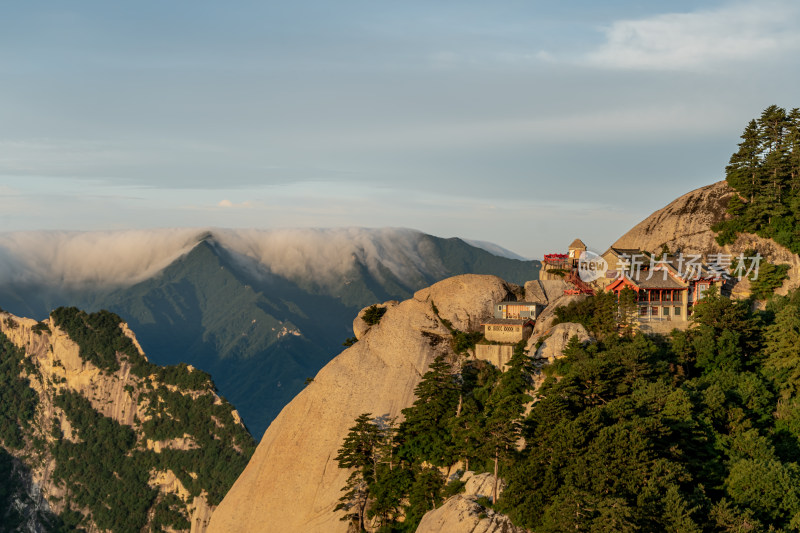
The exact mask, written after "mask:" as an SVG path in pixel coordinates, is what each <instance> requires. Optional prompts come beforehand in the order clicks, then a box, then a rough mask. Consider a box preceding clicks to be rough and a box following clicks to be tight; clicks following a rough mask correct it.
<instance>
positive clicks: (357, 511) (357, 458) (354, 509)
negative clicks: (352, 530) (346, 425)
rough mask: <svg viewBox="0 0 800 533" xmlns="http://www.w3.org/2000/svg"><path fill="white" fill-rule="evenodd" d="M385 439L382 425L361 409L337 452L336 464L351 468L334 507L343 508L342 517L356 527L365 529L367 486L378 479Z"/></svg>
mask: <svg viewBox="0 0 800 533" xmlns="http://www.w3.org/2000/svg"><path fill="white" fill-rule="evenodd" d="M384 439H385V436H384V434H383V432H382V431H381V428H379V427H378V425H377V424H375V423H374V421H373V420H372V414H371V413H363V414H361V415H360V416H359V417H358V418H356V420H355V425H354V426H353V427H351V428H350V431H349V432H348V434H347V436H346V437H345V439H344V442H343V443H342V447H341V448H339V450H338V452H337V455H336V461H337V462H338V463H339V468H352V469H353V472H352V473H351V474H350V477H349V478H348V479H347V485H345V487H344V488H343V489H342V491H343V492H344V493H345V494H344V495H343V496H342V497H341V498H339V502H340V503H339V504H338V505H337V506H336V509H335V510H337V511H338V510H344V511H345V515H344V516H343V517H342V518H341V519H342V520H344V521H349V522H351V523H353V524H354V525H356V526H357V527H358V528H359V531H362V530H363V529H364V518H365V516H366V510H367V504H368V503H369V487H370V485H371V484H373V483H374V482H375V481H376V479H377V475H378V463H379V462H380V460H381V455H380V450H381V446H382V444H383V440H384Z"/></svg>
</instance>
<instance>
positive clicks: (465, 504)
mask: <svg viewBox="0 0 800 533" xmlns="http://www.w3.org/2000/svg"><path fill="white" fill-rule="evenodd" d="M525 531H526V530H524V529H522V528H518V527H516V526H514V524H512V523H511V520H509V518H508V517H507V516H505V515H502V514H500V513H497V512H495V511H494V510H492V509H488V508H486V507H483V506H482V505H480V504H479V503H477V502H476V501H475V497H474V496H465V495H462V494H458V495H456V496H453V497H452V498H449V499H447V501H445V502H444V503H443V504H442V506H441V507H439V508H438V509H434V510H432V511H428V512H427V513H425V516H423V517H422V520H421V521H420V523H419V526H417V533H525Z"/></svg>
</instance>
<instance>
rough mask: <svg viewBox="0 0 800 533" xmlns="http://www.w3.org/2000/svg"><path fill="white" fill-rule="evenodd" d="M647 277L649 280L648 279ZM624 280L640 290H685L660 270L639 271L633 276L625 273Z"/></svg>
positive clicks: (670, 276)
mask: <svg viewBox="0 0 800 533" xmlns="http://www.w3.org/2000/svg"><path fill="white" fill-rule="evenodd" d="M651 273H652V275H651ZM648 277H649V278H650V279H648ZM625 278H626V279H628V280H630V281H631V282H632V283H633V284H634V285H636V286H637V287H639V288H640V289H685V288H686V285H684V284H683V283H681V282H680V281H678V280H676V279H675V278H674V277H673V276H672V275H670V274H669V273H668V272H667V271H666V270H663V269H660V268H659V269H656V270H653V271H650V270H640V271H638V272H634V274H633V276H630V275H628V273H627V272H626V273H625ZM665 278H666V279H665Z"/></svg>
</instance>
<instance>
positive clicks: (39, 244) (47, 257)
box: [0, 228, 438, 288]
mask: <svg viewBox="0 0 800 533" xmlns="http://www.w3.org/2000/svg"><path fill="white" fill-rule="evenodd" d="M423 235H424V234H422V233H420V232H417V231H415V230H410V229H396V228H384V229H365V228H335V229H274V230H255V229H203V228H193V229H157V230H130V231H102V232H68V231H42V232H15V233H0V284H8V283H17V284H24V283H37V284H44V285H48V286H53V287H62V288H84V287H89V286H94V287H95V288H106V287H119V286H126V285H132V284H134V283H137V282H139V281H142V280H144V279H148V278H150V277H152V276H154V275H155V274H157V273H158V272H159V271H161V270H162V269H164V268H165V267H166V266H168V265H169V264H170V263H172V262H173V261H175V260H176V259H177V258H179V257H181V256H182V255H185V254H186V253H188V252H189V251H190V250H191V249H192V248H194V247H195V246H196V245H197V244H198V243H199V242H201V241H202V240H205V239H210V240H211V241H213V242H214V243H216V244H217V245H219V246H221V247H222V248H224V249H226V250H227V251H228V252H232V253H233V255H234V256H237V255H238V256H240V257H241V256H243V257H247V258H249V259H251V260H252V261H255V262H256V263H257V264H258V265H259V266H260V268H263V269H264V271H265V272H270V273H273V274H276V275H279V276H284V277H287V278H289V279H292V280H298V281H308V280H310V279H314V280H316V281H317V282H319V283H322V284H327V283H332V282H336V281H339V282H341V280H342V278H343V277H346V275H347V274H348V273H349V272H352V271H353V268H354V267H355V266H356V265H357V263H360V264H363V265H365V266H366V267H367V268H368V269H369V270H370V272H371V273H372V274H375V275H380V271H381V269H382V268H387V269H388V270H389V271H391V272H392V273H393V274H394V275H396V276H398V277H399V278H400V279H407V278H408V277H414V276H418V275H419V274H422V273H425V274H433V275H436V274H438V272H436V270H438V265H437V264H436V263H437V262H436V261H434V262H433V264H432V262H431V257H430V252H431V251H432V250H427V249H426V247H427V246H428V244H427V241H426V240H425V239H423V238H422V237H423ZM432 270H433V271H432Z"/></svg>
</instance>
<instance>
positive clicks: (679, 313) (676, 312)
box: [673, 306, 681, 316]
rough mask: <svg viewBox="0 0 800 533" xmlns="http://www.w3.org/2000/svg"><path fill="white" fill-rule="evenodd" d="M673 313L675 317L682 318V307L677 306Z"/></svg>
mask: <svg viewBox="0 0 800 533" xmlns="http://www.w3.org/2000/svg"><path fill="white" fill-rule="evenodd" d="M673 311H674V313H675V316H681V308H680V307H677V306H676V307H675V308H673Z"/></svg>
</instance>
